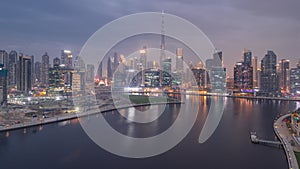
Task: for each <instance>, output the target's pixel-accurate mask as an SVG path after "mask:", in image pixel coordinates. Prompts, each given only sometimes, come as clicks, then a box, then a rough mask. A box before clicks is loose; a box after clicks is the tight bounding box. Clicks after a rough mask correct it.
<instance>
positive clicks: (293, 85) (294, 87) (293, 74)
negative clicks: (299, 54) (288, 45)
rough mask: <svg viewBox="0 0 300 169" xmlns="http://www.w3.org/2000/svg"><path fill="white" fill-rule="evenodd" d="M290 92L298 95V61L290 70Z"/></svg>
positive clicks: (299, 66) (299, 81)
mask: <svg viewBox="0 0 300 169" xmlns="http://www.w3.org/2000/svg"><path fill="white" fill-rule="evenodd" d="M290 93H291V94H293V95H298V96H300V61H299V63H298V64H297V67H296V68H291V70H290Z"/></svg>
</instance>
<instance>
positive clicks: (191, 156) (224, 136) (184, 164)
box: [0, 97, 296, 169]
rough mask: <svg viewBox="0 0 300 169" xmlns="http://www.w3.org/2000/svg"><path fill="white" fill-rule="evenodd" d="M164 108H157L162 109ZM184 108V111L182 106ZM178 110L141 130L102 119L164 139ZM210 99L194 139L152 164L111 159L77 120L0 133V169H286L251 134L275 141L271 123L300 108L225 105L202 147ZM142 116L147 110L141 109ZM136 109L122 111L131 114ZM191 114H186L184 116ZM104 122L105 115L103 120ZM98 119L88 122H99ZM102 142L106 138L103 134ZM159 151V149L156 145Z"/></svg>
mask: <svg viewBox="0 0 300 169" xmlns="http://www.w3.org/2000/svg"><path fill="white" fill-rule="evenodd" d="M160 106H162V105H157V108H160ZM181 106H184V105H181ZM181 106H180V105H167V106H166V108H165V112H164V113H163V114H162V115H161V116H160V117H159V118H158V119H157V120H156V121H154V122H151V123H149V124H137V123H132V122H129V121H127V120H126V119H125V118H124V117H123V116H122V115H120V114H119V113H118V112H117V111H113V112H107V113H105V114H103V116H104V117H105V119H106V120H107V121H108V122H109V123H110V125H111V126H112V127H113V128H114V129H116V130H117V131H118V132H120V133H123V134H126V135H130V136H132V137H140V138H142V137H150V136H153V135H156V134H158V133H162V132H163V131H165V130H166V129H168V127H169V126H170V125H171V124H172V123H173V122H174V121H175V119H176V118H177V114H178V112H179V110H180V109H181V108H182V107H181ZM209 107H210V99H209V98H208V97H201V102H200V110H199V112H198V116H197V120H196V123H195V125H194V126H193V128H192V129H191V131H190V133H189V134H188V135H187V136H186V137H185V138H184V139H183V140H182V141H181V142H180V143H179V144H178V145H177V146H175V147H174V148H173V149H171V150H170V151H167V152H166V153H163V154H161V155H157V156H154V157H149V158H142V159H131V158H125V157H120V156H116V155H114V154H111V153H109V152H107V151H105V150H103V149H102V148H100V147H99V146H98V145H97V144H95V143H94V142H93V141H92V140H91V139H90V138H89V137H88V136H87V134H86V133H85V132H84V130H83V129H82V128H81V125H80V123H79V121H78V120H77V119H75V120H70V121H65V122H60V123H55V124H49V125H44V126H38V127H32V128H27V129H26V130H25V129H20V130H15V131H10V132H2V133H0V168H1V169H19V168H23V169H76V168H79V169H81V168H82V169H86V168H87V169H100V168H101V169H102V168H131V169H140V168H144V169H148V168H149V169H154V168H174V169H177V168H178V169H184V168H188V169H194V168H195V169H196V168H197V169H201V168H203V169H225V168H226V169H227V168H228V169H241V168H242V169H265V168H272V169H285V168H288V165H287V160H286V157H285V154H284V151H283V149H281V148H278V147H276V146H270V145H257V144H252V143H251V141H250V136H249V133H250V131H253V130H255V131H256V132H257V134H258V136H259V137H261V138H263V139H269V140H275V139H276V137H275V134H274V132H273V121H274V119H275V118H276V116H278V115H279V114H285V113H287V112H288V111H292V110H294V109H295V108H296V103H295V102H283V101H281V102H278V101H264V102H258V101H252V100H246V99H232V98H227V99H226V107H225V110H224V113H223V117H222V119H221V121H220V124H219V126H218V128H217V129H216V131H215V132H214V134H213V135H212V137H210V138H209V140H207V141H206V142H205V143H203V144H200V143H199V142H198V138H199V134H200V132H201V129H202V127H203V124H204V122H205V119H206V117H207V113H208V110H209ZM137 109H139V111H143V109H147V107H140V108H137ZM132 111H135V108H130V109H123V110H121V111H120V113H125V114H126V113H130V112H132ZM186 113H188V111H187V112H186ZM100 115H101V116H102V114H100ZM98 116H99V115H95V116H92V117H90V118H99V117H98ZM101 134H103V137H105V136H106V135H105V133H101ZM153 146H155V145H153Z"/></svg>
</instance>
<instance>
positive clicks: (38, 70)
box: [34, 62, 42, 84]
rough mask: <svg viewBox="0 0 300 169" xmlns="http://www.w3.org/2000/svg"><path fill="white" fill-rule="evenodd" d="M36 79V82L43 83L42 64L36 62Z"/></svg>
mask: <svg viewBox="0 0 300 169" xmlns="http://www.w3.org/2000/svg"><path fill="white" fill-rule="evenodd" d="M34 71H35V78H36V82H38V83H39V84H40V83H41V74H42V63H41V62H35V64H34Z"/></svg>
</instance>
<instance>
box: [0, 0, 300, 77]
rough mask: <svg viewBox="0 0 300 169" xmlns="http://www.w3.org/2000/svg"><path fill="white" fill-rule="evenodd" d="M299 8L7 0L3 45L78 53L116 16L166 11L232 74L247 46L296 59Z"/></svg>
mask: <svg viewBox="0 0 300 169" xmlns="http://www.w3.org/2000/svg"><path fill="white" fill-rule="evenodd" d="M299 6H300V1H297V0H286V1H282V0H270V1H260V0H251V1H247V0H200V1H199V0H164V1H162V0H153V1H141V0H122V1H119V0H110V1H107V0H51V1H36V0H26V1H22V0H7V1H4V2H1V7H0V25H1V26H0V37H2V39H4V40H2V41H0V46H2V48H4V49H11V48H18V49H21V50H25V51H24V53H29V54H34V55H37V56H41V55H42V54H43V51H48V53H49V54H50V55H53V56H58V55H59V54H60V49H62V48H69V49H71V50H73V51H77V52H79V50H80V48H81V46H82V45H83V44H84V42H85V41H86V40H87V39H88V38H89V36H90V35H92V34H93V33H94V32H95V31H96V30H97V29H99V28H100V27H101V26H103V25H105V24H106V23H108V22H110V21H112V20H114V19H117V18H119V17H122V16H124V15H128V14H132V13H136V12H149V11H155V12H159V11H161V10H164V11H165V12H167V13H171V14H175V15H178V16H180V17H183V18H185V19H187V20H189V21H191V22H192V23H194V24H195V25H196V26H198V27H199V28H200V29H201V30H203V32H204V33H206V34H207V35H208V37H209V38H210V39H211V40H212V41H213V43H214V44H215V46H216V47H217V48H218V49H221V50H223V53H224V58H225V64H226V65H228V66H230V67H229V71H230V72H231V70H232V65H233V64H234V63H232V61H239V60H240V58H241V57H240V55H241V51H242V49H243V48H244V47H247V48H249V49H251V50H252V51H253V53H254V54H255V55H258V56H259V57H262V56H263V55H264V53H265V52H266V50H267V49H274V50H275V51H276V53H277V54H278V55H279V58H280V57H281V56H284V57H289V59H291V60H292V61H295V62H296V60H298V58H299V54H298V52H297V49H298V45H299V44H300V42H299V41H300V40H299V39H300V31H299V30H300V22H299V21H300V15H299V12H298V7H299ZM145 22H146V21H145ZM24 46H26V47H24ZM18 49H17V50H18ZM37 51H38V52H37Z"/></svg>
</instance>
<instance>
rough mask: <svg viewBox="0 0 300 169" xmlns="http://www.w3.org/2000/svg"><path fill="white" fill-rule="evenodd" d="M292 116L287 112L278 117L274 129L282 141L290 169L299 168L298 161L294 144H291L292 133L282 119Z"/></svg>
mask: <svg viewBox="0 0 300 169" xmlns="http://www.w3.org/2000/svg"><path fill="white" fill-rule="evenodd" d="M289 116H291V114H286V115H284V116H281V117H280V118H279V119H277V120H276V121H275V123H274V126H273V127H274V131H275V133H276V135H277V137H278V138H279V140H280V141H281V143H282V145H283V148H284V151H285V154H286V157H287V160H288V164H289V168H290V169H299V166H298V162H297V159H296V156H295V153H294V149H293V146H292V145H291V140H293V137H292V135H291V134H290V132H289V130H288V128H287V126H286V123H285V122H283V121H282V120H283V119H285V118H287V117H289Z"/></svg>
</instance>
